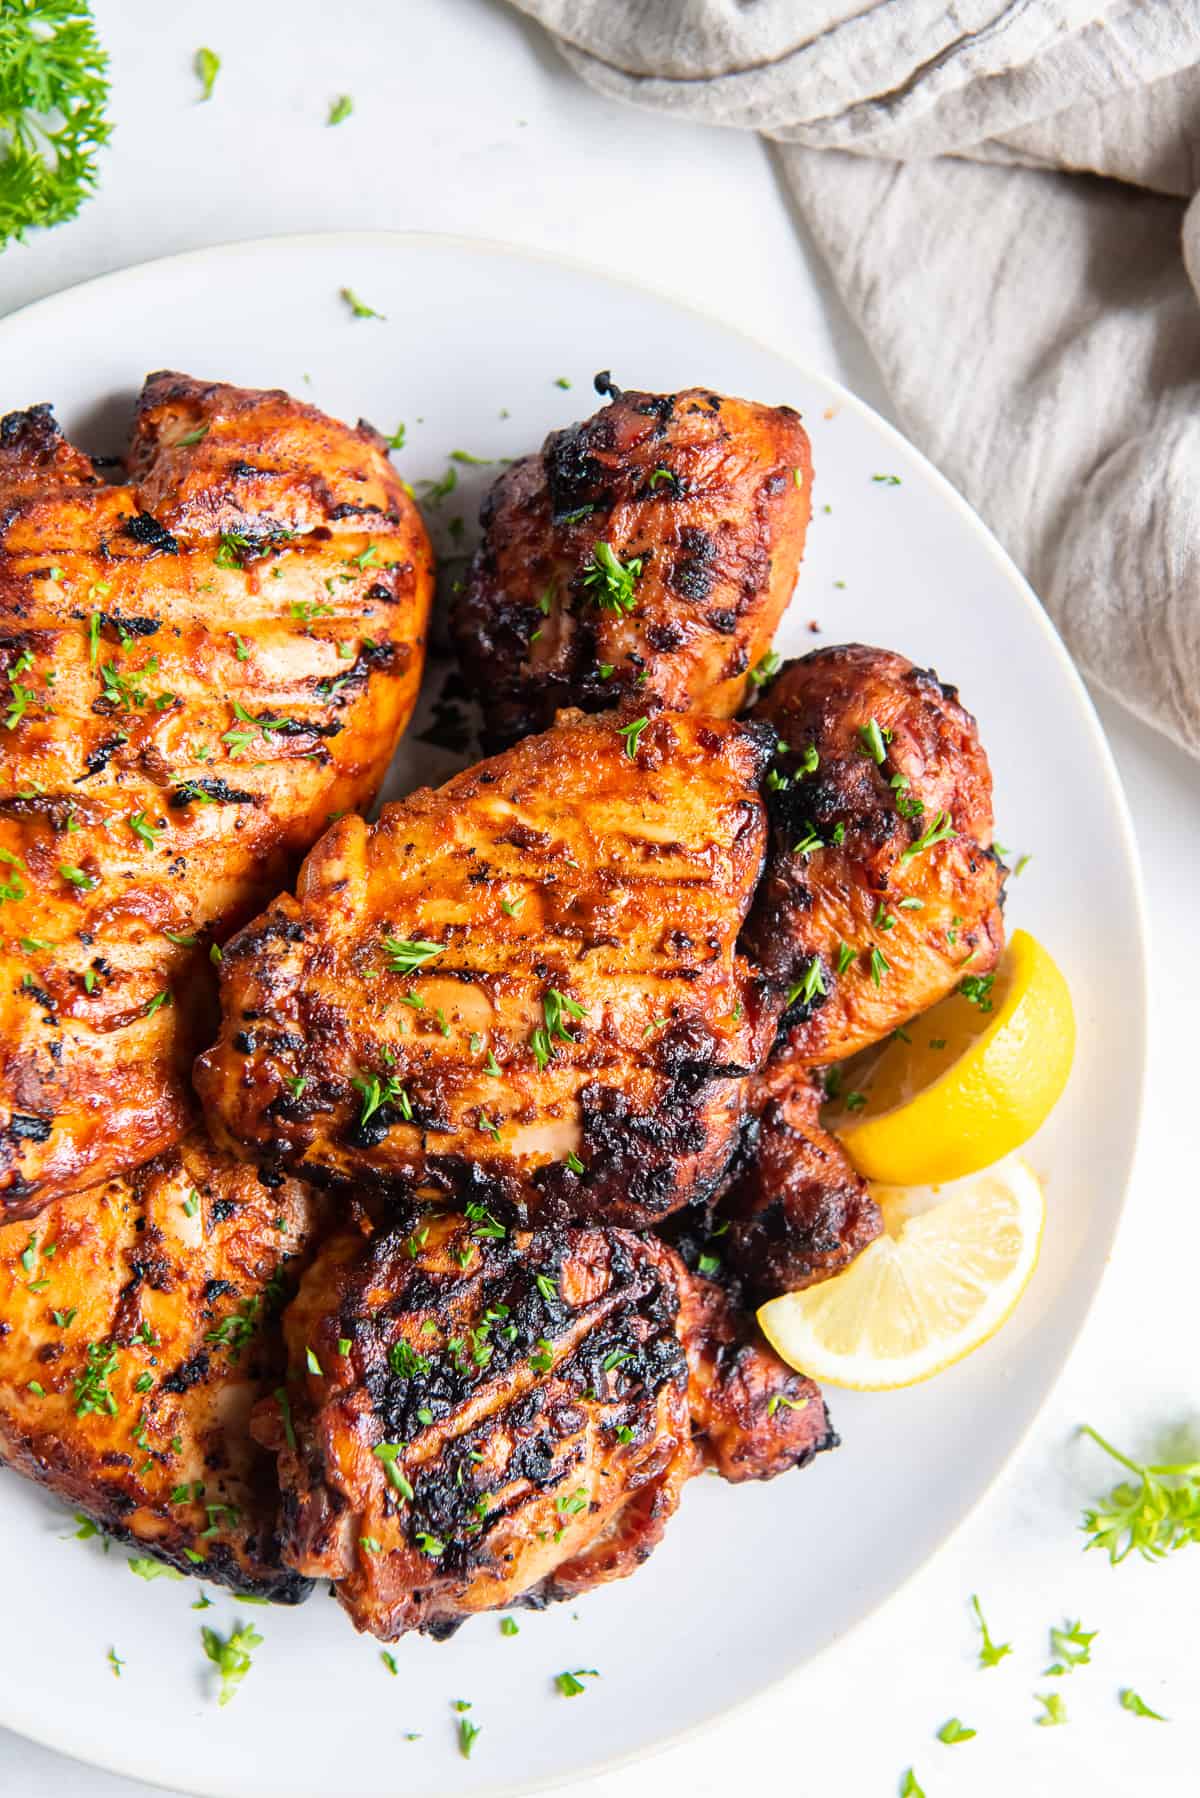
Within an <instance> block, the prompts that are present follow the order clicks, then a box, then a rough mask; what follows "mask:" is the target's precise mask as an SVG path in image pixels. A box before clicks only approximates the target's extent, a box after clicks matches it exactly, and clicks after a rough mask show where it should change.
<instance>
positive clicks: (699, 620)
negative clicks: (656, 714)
mask: <svg viewBox="0 0 1200 1798" xmlns="http://www.w3.org/2000/svg"><path fill="white" fill-rule="evenodd" d="M596 386H597V388H598V390H599V391H600V392H602V393H604V392H607V393H608V395H609V396H610V403H609V404H608V405H607V406H605V407H603V408H602V409H601V410H600V411H599V412H597V413H596V414H595V415H594V416H593V417H592V418H589V419H586V420H585V421H584V422H583V423H582V424H576V425H572V426H571V427H570V428H569V429H568V430H565V431H555V432H553V433H552V434H551V435H550V436H549V437H548V438H547V439H546V442H545V444H544V445H543V447H542V450H541V453H540V454H539V455H533V456H526V457H525V458H524V459H523V460H521V461H519V462H516V463H514V465H513V466H512V467H511V468H509V469H507V470H506V471H505V472H504V474H502V475H501V476H500V478H499V480H498V481H497V482H496V483H495V485H494V486H493V487H492V489H491V492H490V493H489V495H488V497H487V499H486V501H485V502H484V506H483V511H482V518H481V522H482V524H483V527H484V536H483V541H482V544H481V545H480V548H479V550H478V553H477V554H476V556H475V559H474V562H473V564H472V567H471V571H470V574H469V576H468V578H467V581H466V583H465V585H464V588H463V591H462V593H461V594H460V595H459V597H458V598H457V599H456V601H455V603H454V607H453V612H452V617H451V629H452V634H453V637H454V641H455V644H456V647H457V650H458V654H459V658H460V661H461V663H462V667H463V671H464V673H465V675H466V678H467V681H468V684H469V685H470V686H471V687H472V689H473V690H474V691H475V692H476V694H477V695H478V697H479V699H480V701H481V703H482V706H483V711H484V717H485V720H486V724H487V729H488V735H489V743H490V746H491V747H494V748H503V747H504V746H505V745H506V744H508V743H511V742H513V741H515V740H516V739H517V738H518V737H521V736H524V735H526V734H527V733H528V732H530V731H537V730H544V729H546V727H547V726H548V725H550V724H551V723H553V720H554V714H555V712H556V711H557V710H558V709H559V707H560V706H581V707H583V708H584V709H585V710H586V711H589V712H595V711H603V710H606V709H607V708H609V707H612V706H617V705H620V704H621V703H622V701H624V700H625V699H626V698H628V699H630V700H632V701H634V702H636V704H637V705H638V707H639V708H641V707H642V706H643V703H644V702H645V701H651V702H654V701H657V702H658V703H659V704H661V705H663V706H667V707H670V708H672V709H673V710H676V711H688V710H691V709H698V710H700V711H703V712H704V713H706V714H707V715H709V716H711V717H727V716H728V715H729V714H731V713H733V712H736V711H737V709H738V708H739V706H741V705H742V704H743V702H744V700H745V697H746V688H747V681H746V676H747V673H748V671H749V669H750V668H752V667H753V666H754V664H755V663H756V662H757V661H758V660H759V658H760V657H761V656H762V655H763V654H764V653H765V652H766V651H767V650H768V649H769V648H770V644H771V638H772V636H773V635H774V633H775V627H776V625H777V624H778V623H779V619H780V617H781V616H782V614H783V610H784V608H785V606H786V605H787V603H788V600H789V599H790V598H791V595H792V589H793V587H794V586H795V584H796V575H797V571H798V569H799V566H800V559H801V556H802V555H803V553H804V538H805V533H806V531H807V528H808V519H809V511H810V494H811V487H812V462H811V458H810V455H809V445H808V438H807V436H806V435H805V432H804V428H803V426H802V425H801V423H800V419H799V416H798V414H797V413H795V412H793V411H792V410H791V408H790V407H787V406H774V407H771V406H759V405H754V404H752V403H750V402H749V401H747V400H737V399H726V398H723V397H722V396H721V395H719V394H715V393H712V392H710V391H709V390H708V389H706V388H699V387H697V388H691V389H689V390H687V391H685V392H683V393H673V394H656V393H622V392H621V391H620V390H619V389H618V388H616V387H614V386H612V384H611V383H610V382H609V380H608V377H607V376H600V375H598V376H597V377H596ZM598 545H599V546H600V547H599V548H597V546H598ZM610 552H611V556H612V557H615V558H616V563H617V564H619V565H620V567H622V568H624V569H625V570H627V571H629V572H628V574H627V575H625V576H622V575H621V574H620V573H619V572H618V571H617V570H616V569H614V567H613V564H612V562H611V560H610ZM606 566H607V567H608V570H609V573H610V576H611V578H609V579H605V578H604V573H605V567H606Z"/></svg>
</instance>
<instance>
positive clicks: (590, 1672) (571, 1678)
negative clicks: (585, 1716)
mask: <svg viewBox="0 0 1200 1798" xmlns="http://www.w3.org/2000/svg"><path fill="white" fill-rule="evenodd" d="M599 1677H600V1675H599V1674H598V1673H597V1671H596V1669H595V1668H594V1667H576V1669H575V1671H574V1673H556V1674H555V1676H554V1684H555V1686H556V1687H557V1689H558V1691H560V1692H561V1693H562V1695H563V1697H564V1698H578V1697H579V1694H580V1693H581V1692H583V1691H586V1689H587V1688H586V1687H585V1686H584V1684H583V1682H584V1680H585V1679H599Z"/></svg>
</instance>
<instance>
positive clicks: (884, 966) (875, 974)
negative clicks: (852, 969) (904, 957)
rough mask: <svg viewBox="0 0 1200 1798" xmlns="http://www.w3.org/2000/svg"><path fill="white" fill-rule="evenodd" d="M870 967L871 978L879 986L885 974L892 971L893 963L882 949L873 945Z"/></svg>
mask: <svg viewBox="0 0 1200 1798" xmlns="http://www.w3.org/2000/svg"><path fill="white" fill-rule="evenodd" d="M870 969H871V979H872V980H873V981H874V982H875V985H876V986H878V985H879V984H880V982H881V980H882V979H883V976H884V975H885V974H890V973H891V971H892V964H891V963H890V962H889V961H888V959H887V957H886V956H885V955H884V954H883V952H882V950H880V949H878V948H874V947H873V948H872V950H871V959H870Z"/></svg>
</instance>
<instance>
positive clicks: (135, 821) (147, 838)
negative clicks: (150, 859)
mask: <svg viewBox="0 0 1200 1798" xmlns="http://www.w3.org/2000/svg"><path fill="white" fill-rule="evenodd" d="M129 828H130V830H131V831H132V832H133V834H134V836H135V837H137V838H138V839H139V840H140V841H141V842H143V843H145V845H146V847H147V849H153V848H155V846H156V845H157V843H158V839H159V837H160V836H161V835H162V833H163V830H164V828H165V826H164V825H161V824H147V822H146V814H145V812H134V813H133V815H132V817H131V818H130V820H129Z"/></svg>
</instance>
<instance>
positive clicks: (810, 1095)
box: [711, 1056, 883, 1305]
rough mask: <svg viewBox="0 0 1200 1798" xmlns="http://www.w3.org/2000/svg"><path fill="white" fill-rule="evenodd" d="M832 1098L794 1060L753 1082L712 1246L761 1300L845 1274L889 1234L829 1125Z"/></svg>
mask: <svg viewBox="0 0 1200 1798" xmlns="http://www.w3.org/2000/svg"><path fill="white" fill-rule="evenodd" d="M822 1098H823V1089H822V1087H821V1085H820V1083H819V1081H818V1080H814V1078H813V1076H812V1074H811V1073H810V1071H809V1070H808V1069H806V1068H803V1067H797V1066H795V1065H793V1064H791V1063H790V1062H789V1060H788V1058H787V1057H786V1056H778V1057H773V1058H772V1060H771V1061H770V1062H769V1063H768V1064H767V1067H766V1069H765V1070H764V1071H763V1073H762V1074H760V1075H758V1076H756V1078H755V1080H754V1081H753V1083H752V1086H751V1091H750V1116H749V1118H748V1120H747V1128H746V1134H745V1137H744V1140H743V1144H742V1148H741V1150H740V1151H739V1154H738V1157H737V1160H736V1161H735V1163H734V1166H733V1169H732V1171H731V1174H730V1177H729V1179H728V1181H727V1183H726V1187H725V1190H724V1192H723V1194H722V1196H721V1199H720V1203H719V1205H718V1206H717V1207H716V1210H715V1214H714V1227H713V1232H712V1235H711V1247H712V1249H713V1250H715V1251H716V1252H717V1253H718V1254H719V1256H720V1259H721V1263H722V1266H723V1267H724V1268H725V1269H726V1270H727V1271H728V1272H729V1273H731V1274H733V1275H734V1276H735V1277H736V1278H737V1280H738V1281H739V1282H740V1284H741V1287H742V1290H743V1292H744V1293H745V1295H746V1296H747V1298H748V1299H750V1300H751V1301H752V1302H753V1303H754V1304H756V1305H760V1304H763V1303H765V1301H766V1300H767V1299H773V1298H776V1297H778V1295H779V1294H780V1293H783V1292H799V1291H800V1290H801V1288H803V1287H805V1286H815V1285H816V1284H817V1282H818V1281H819V1280H828V1279H830V1278H831V1277H832V1276H833V1275H834V1274H840V1273H841V1272H842V1271H843V1269H845V1268H847V1267H849V1265H850V1263H851V1262H852V1261H853V1260H854V1258H855V1256H856V1255H860V1254H861V1253H862V1251H863V1249H865V1248H866V1247H867V1245H868V1244H869V1243H872V1242H874V1240H875V1238H876V1237H877V1236H879V1235H880V1234H882V1231H883V1216H882V1214H881V1212H880V1209H879V1206H878V1205H877V1204H876V1202H875V1200H874V1199H873V1198H872V1196H871V1192H870V1189H869V1187H868V1186H867V1183H866V1181H865V1180H863V1179H862V1177H861V1176H860V1175H859V1174H858V1173H857V1172H856V1171H855V1169H854V1167H853V1166H852V1165H851V1162H850V1160H849V1157H848V1156H847V1155H846V1152H845V1150H844V1149H843V1148H842V1146H841V1144H840V1143H839V1142H838V1140H837V1138H836V1137H835V1136H831V1135H830V1133H829V1132H828V1131H827V1130H822V1128H821V1126H820V1123H819V1121H818V1111H819V1109H820V1105H821V1102H822Z"/></svg>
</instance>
